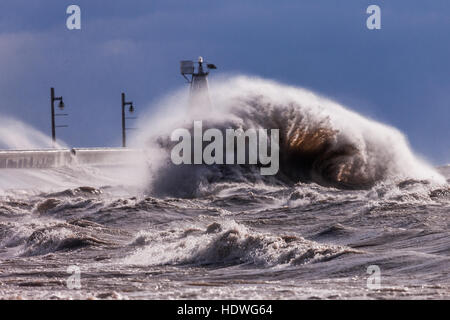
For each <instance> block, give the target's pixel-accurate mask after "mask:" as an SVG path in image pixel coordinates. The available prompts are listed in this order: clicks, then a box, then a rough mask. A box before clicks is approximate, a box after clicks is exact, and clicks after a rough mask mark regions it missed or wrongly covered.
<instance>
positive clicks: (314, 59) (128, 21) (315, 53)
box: [0, 0, 450, 163]
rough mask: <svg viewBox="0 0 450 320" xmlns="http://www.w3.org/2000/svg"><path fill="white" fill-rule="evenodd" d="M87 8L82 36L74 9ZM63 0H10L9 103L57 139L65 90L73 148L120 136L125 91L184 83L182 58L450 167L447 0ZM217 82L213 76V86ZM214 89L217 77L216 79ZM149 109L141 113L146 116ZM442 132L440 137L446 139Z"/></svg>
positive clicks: (4, 63) (1, 9)
mask: <svg viewBox="0 0 450 320" xmlns="http://www.w3.org/2000/svg"><path fill="white" fill-rule="evenodd" d="M73 3H75V4H78V5H80V7H81V8H82V30H81V31H68V30H67V29H65V19H66V14H65V9H66V7H67V6H68V5H70V4H73ZM369 4H372V3H371V2H370V1H345V2H344V1H338V0H328V1H325V0H324V1H315V2H313V1H280V2H274V1H266V0H264V1H185V2H180V1H171V0H170V1H167V0H164V1H144V0H142V1H138V0H134V1H108V2H106V1H98V0H89V1H88V0H83V1H60V0H45V1H44V0H39V1H38V0H36V1H24V0H19V1H17V0H15V1H7V0H3V1H1V3H0V13H1V17H0V70H1V73H0V108H1V110H2V112H4V113H6V114H9V115H11V116H13V117H15V118H18V119H22V120H24V121H27V122H29V123H31V124H32V125H33V126H35V127H36V128H38V129H40V130H42V131H44V132H47V131H48V127H49V120H48V109H49V102H48V94H49V87H50V86H55V87H56V90H57V94H62V95H64V98H65V100H66V104H67V111H68V112H69V113H70V117H69V118H68V119H67V121H68V122H69V125H70V127H69V128H68V129H65V130H61V132H60V133H59V134H60V136H61V138H63V139H64V140H66V141H67V143H68V144H70V145H75V146H96V145H109V144H113V143H117V144H118V143H119V141H120V113H119V109H120V93H121V92H122V90H124V91H126V92H127V95H128V96H129V97H130V99H133V100H134V101H135V103H136V105H137V107H138V110H142V107H143V106H145V105H148V103H149V102H150V101H153V100H155V99H157V98H158V97H160V96H162V95H164V94H166V93H168V92H169V91H170V90H172V89H174V88H178V87H180V86H183V79H182V78H181V77H180V76H179V75H178V61H179V60H181V59H186V58H195V57H197V56H198V55H204V56H206V57H207V58H209V59H210V60H211V61H213V62H214V63H216V64H217V65H218V66H219V70H218V71H219V72H234V71H239V72H241V73H247V74H255V75H260V76H263V77H267V78H273V79H276V80H280V81H283V82H285V83H288V84H291V85H298V86H304V87H307V88H310V89H312V90H315V91H317V92H319V93H322V94H324V95H327V96H329V97H331V98H335V99H337V100H338V101H340V102H342V103H344V104H348V105H349V106H350V107H351V108H353V109H356V110H358V111H360V112H362V113H364V114H368V115H370V116H371V117H373V118H377V119H379V120H382V121H384V122H387V123H390V124H392V125H395V126H396V127H398V128H399V129H400V130H402V131H404V132H405V133H406V135H407V136H408V137H409V139H410V141H411V144H412V145H413V147H414V148H415V149H416V150H417V151H419V152H420V153H422V154H424V155H425V156H426V157H428V158H429V159H432V160H433V161H435V162H436V163H442V162H448V160H449V156H450V154H449V150H448V142H447V141H448V140H449V138H450V134H449V125H448V119H449V109H450V108H449V98H450V97H449V95H450V94H449V90H448V89H449V88H450V80H449V78H448V74H449V72H450V63H449V61H448V57H449V56H450V43H449V41H448V35H449V31H450V20H449V19H448V12H449V9H450V3H448V1H440V0H436V1H433V2H425V1H418V0H417V1H395V2H394V1H377V4H379V5H380V6H381V8H382V29H381V30H379V31H369V30H367V29H366V28H365V19H366V17H367V15H366V13H365V9H366V8H367V6H368V5H369ZM212 81H213V79H212ZM212 85H213V82H212ZM139 108H140V109H139ZM436 137H439V139H436Z"/></svg>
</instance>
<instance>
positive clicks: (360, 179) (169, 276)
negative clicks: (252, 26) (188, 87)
mask: <svg viewBox="0 0 450 320" xmlns="http://www.w3.org/2000/svg"><path fill="white" fill-rule="evenodd" d="M211 97H212V101H214V105H213V108H211V111H210V112H206V111H205V112H203V114H198V113H197V114H195V113H194V114H192V113H191V114H187V113H186V112H185V110H186V107H185V105H184V103H183V101H186V99H184V98H185V97H184V98H183V94H174V95H173V96H172V97H171V98H169V99H165V100H164V101H162V102H161V103H160V107H161V112H160V114H152V117H151V118H148V119H145V120H142V122H141V124H140V125H139V127H140V128H145V129H142V130H141V132H140V133H139V134H138V135H137V136H136V137H135V141H134V144H135V146H137V147H140V148H142V149H144V151H145V153H146V158H147V163H143V164H142V165H140V166H135V165H133V166H130V167H123V166H121V167H111V166H96V167H84V166H71V167H62V168H53V169H27V170H24V169H2V170H0V297H2V298H7V299H10V298H45V299H59V298H75V299H78V298H82V299H88V298H99V299H109V298H111V299H121V298H124V299H140V298H150V299H155V298H156V299H161V298H162V299H166V298H168V299H181V298H184V299H186V298H187V299H220V298H225V299H227V298H236V299H316V298H329V299H336V298H341V299H346V298H435V299H436V298H450V276H449V269H450V258H449V253H450V237H449V235H450V234H449V231H448V222H449V218H448V215H449V214H450V187H449V184H448V182H449V181H450V167H448V166H447V167H445V166H444V167H441V168H439V169H433V168H431V167H429V166H428V165H426V164H425V163H424V162H422V161H421V160H419V159H417V157H416V156H415V155H414V154H413V152H412V151H411V150H410V148H409V146H408V143H407V141H406V139H405V138H404V137H403V135H402V134H401V133H399V132H398V131H397V130H395V129H393V128H390V127H388V126H385V125H382V124H380V123H377V122H374V121H372V120H368V119H366V118H364V117H362V116H360V115H358V114H356V113H354V112H351V111H349V110H347V109H346V108H344V107H342V106H340V105H338V104H337V103H335V102H332V101H330V100H327V99H324V98H321V97H319V96H316V95H314V94H313V93H311V92H309V91H306V90H302V89H297V88H291V87H285V86H281V85H278V84H275V83H272V82H268V81H265V80H260V79H250V78H244V77H239V78H234V79H229V80H225V81H223V82H221V83H219V84H217V85H216V86H215V88H214V90H212V92H211ZM180 101H181V102H180ZM195 119H201V120H204V123H205V126H207V127H214V128H218V129H220V130H224V129H226V128H243V129H248V128H267V129H272V128H278V129H279V130H280V172H279V173H278V174H277V175H276V176H272V177H261V176H260V175H259V170H258V168H255V167H252V166H238V165H220V166H219V165H215V166H207V165H195V166H194V165H182V166H175V165H173V164H171V162H170V158H169V155H170V148H169V147H170V145H171V143H170V141H169V138H168V137H169V136H170V132H171V130H173V129H174V128H178V127H186V128H191V127H192V121H193V120H195ZM147 128H148V129H147ZM373 265H375V266H378V267H379V270H380V280H381V282H380V287H379V288H374V287H373V286H368V280H369V284H371V283H372V282H371V279H372V278H370V277H371V276H372V275H371V274H369V273H368V267H369V266H373ZM73 266H77V267H78V268H79V271H80V285H81V288H79V289H71V288H69V287H70V286H69V287H68V285H67V281H68V280H69V284H70V283H71V282H70V281H71V280H70V279H73V270H74V269H73ZM372 284H373V283H372Z"/></svg>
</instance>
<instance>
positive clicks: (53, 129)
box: [50, 88, 68, 147]
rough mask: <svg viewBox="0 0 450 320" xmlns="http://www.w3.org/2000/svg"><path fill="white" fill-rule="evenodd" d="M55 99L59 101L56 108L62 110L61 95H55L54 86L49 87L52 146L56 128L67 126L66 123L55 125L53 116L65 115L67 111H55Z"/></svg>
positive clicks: (54, 140)
mask: <svg viewBox="0 0 450 320" xmlns="http://www.w3.org/2000/svg"><path fill="white" fill-rule="evenodd" d="M55 101H59V104H58V108H59V109H60V110H61V111H62V110H64V107H65V105H64V101H63V97H56V96H55V88H50V104H51V115H52V141H53V147H54V146H55V142H56V128H67V127H68V126H67V125H62V126H57V125H55V122H56V121H55V117H58V116H67V115H68V114H67V113H55Z"/></svg>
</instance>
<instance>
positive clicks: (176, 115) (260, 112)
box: [136, 76, 445, 196]
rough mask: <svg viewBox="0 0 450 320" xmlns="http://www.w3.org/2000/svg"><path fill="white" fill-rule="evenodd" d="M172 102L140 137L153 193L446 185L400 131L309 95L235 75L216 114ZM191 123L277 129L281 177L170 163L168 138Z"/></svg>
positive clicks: (222, 88)
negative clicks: (252, 186) (225, 185)
mask: <svg viewBox="0 0 450 320" xmlns="http://www.w3.org/2000/svg"><path fill="white" fill-rule="evenodd" d="M174 97H177V98H180V95H179V94H177V95H175V96H174ZM174 97H171V98H169V99H168V100H165V101H163V102H161V104H160V106H159V107H160V108H162V110H165V112H163V113H162V115H160V116H156V117H154V119H153V120H149V119H147V120H146V121H145V122H143V123H141V125H140V127H145V128H148V129H144V130H141V132H140V133H139V135H138V136H137V139H136V141H140V142H141V143H143V142H144V143H145V144H146V148H147V150H148V151H149V154H151V160H150V161H151V162H152V166H153V168H154V169H155V170H154V171H153V180H152V183H151V187H150V189H151V190H152V192H154V193H163V194H170V195H174V196H195V195H196V194H198V193H199V191H201V190H202V189H204V188H207V186H208V185H209V184H211V183H213V182H216V181H224V180H225V181H227V180H228V181H233V180H238V181H242V180H246V181H248V180H250V181H252V180H253V181H257V180H264V181H265V182H267V181H271V182H274V181H275V182H282V183H286V182H287V183H296V182H315V183H318V184H320V185H323V186H331V187H337V188H342V189H367V188H370V187H372V186H374V185H375V184H376V183H378V182H380V181H386V180H390V181H401V180H402V179H403V180H407V179H416V180H430V181H434V182H437V183H445V179H444V178H443V177H442V176H441V175H440V174H439V173H438V172H436V171H435V170H434V169H433V168H431V167H430V166H428V165H427V164H425V163H424V162H423V161H422V160H420V159H419V158H418V157H417V156H415V155H414V153H413V152H412V150H411V148H410V147H409V144H408V142H407V139H406V138H405V136H404V135H403V134H402V133H400V132H399V131H398V130H396V129H395V128H392V127H390V126H387V125H385V124H381V123H379V122H376V121H373V120H370V119H368V118H365V117H363V116H361V115H359V114H357V113H356V112H353V111H350V110H348V109H346V108H345V107H343V106H341V105H339V104H338V103H336V102H334V101H331V100H329V99H326V98H323V97H320V96H318V95H316V94H314V93H312V92H310V91H308V90H305V89H301V88H294V87H289V86H284V85H281V84H277V83H275V82H273V81H268V80H263V79H259V78H248V77H243V76H240V77H235V78H231V79H228V80H224V81H222V82H220V83H218V84H216V85H215V88H214V89H213V90H211V97H212V100H213V101H214V107H213V108H212V111H208V110H209V108H207V107H204V112H203V113H198V112H196V113H195V114H188V113H186V109H187V106H186V104H185V103H180V102H178V104H177V102H176V101H175V100H174ZM183 101H186V99H184V100H183ZM174 103H175V106H174V105H173V104H174ZM169 104H172V105H171V106H170V107H169V106H168V105H169ZM168 108H169V109H170V108H172V109H170V112H167V109H168ZM196 109H197V110H198V107H197V108H196ZM194 120H202V121H203V127H204V130H206V129H207V128H217V129H219V130H222V131H224V130H226V129H227V128H233V129H243V130H244V131H245V130H247V129H250V128H253V129H279V132H280V141H279V148H280V171H279V173H278V174H277V176H276V177H275V179H271V178H266V177H260V176H259V174H258V173H257V171H256V170H254V169H252V167H249V166H242V165H241V166H238V165H179V166H175V165H172V164H171V162H170V159H169V156H168V154H169V153H170V152H169V150H170V149H171V147H172V146H173V145H174V143H173V142H171V141H170V139H169V137H170V133H171V131H173V130H174V129H175V128H180V127H182V128H188V129H190V130H192V126H193V125H192V124H193V121H194Z"/></svg>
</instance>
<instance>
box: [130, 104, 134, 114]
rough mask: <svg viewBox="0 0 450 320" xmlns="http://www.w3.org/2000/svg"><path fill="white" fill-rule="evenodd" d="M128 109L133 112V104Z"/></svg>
mask: <svg viewBox="0 0 450 320" xmlns="http://www.w3.org/2000/svg"><path fill="white" fill-rule="evenodd" d="M129 111H130V113H133V112H134V106H133V104H131V105H130V109H129Z"/></svg>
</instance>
